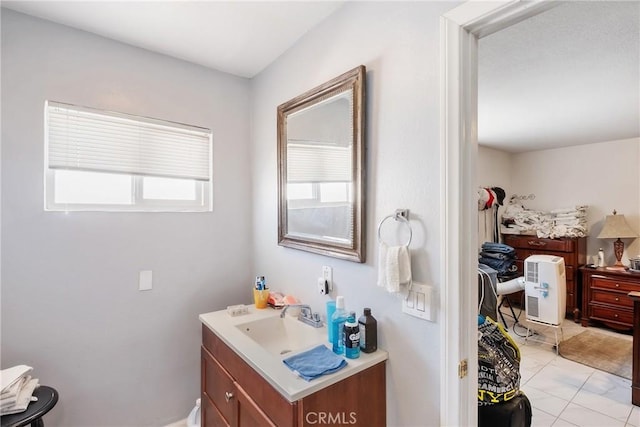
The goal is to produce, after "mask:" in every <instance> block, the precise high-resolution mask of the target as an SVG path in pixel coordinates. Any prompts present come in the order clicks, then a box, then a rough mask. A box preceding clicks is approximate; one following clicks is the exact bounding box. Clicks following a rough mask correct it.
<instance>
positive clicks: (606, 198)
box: [511, 138, 640, 265]
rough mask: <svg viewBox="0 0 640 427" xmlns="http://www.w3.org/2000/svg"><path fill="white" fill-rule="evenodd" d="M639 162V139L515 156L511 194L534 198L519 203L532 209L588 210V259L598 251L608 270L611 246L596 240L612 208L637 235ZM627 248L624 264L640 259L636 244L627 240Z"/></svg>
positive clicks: (638, 241) (639, 225)
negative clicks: (622, 216) (630, 257)
mask: <svg viewBox="0 0 640 427" xmlns="http://www.w3.org/2000/svg"><path fill="white" fill-rule="evenodd" d="M639 159H640V138H632V139H625V140H619V141H608V142H602V143H597V144H587V145H579V146H575V147H566V148H556V149H552V150H541V151H531V152H527V153H520V154H513V155H512V160H513V161H512V163H511V177H512V182H513V191H514V192H516V193H519V194H529V193H534V194H535V195H536V198H535V200H531V201H525V202H523V204H524V206H525V207H527V208H530V209H540V210H551V209H557V208H564V207H571V206H575V205H588V206H589V209H588V221H589V238H588V239H587V254H588V255H589V256H590V257H591V258H590V259H591V260H593V259H592V258H593V257H594V256H596V255H597V253H598V248H600V247H602V248H603V249H604V250H605V261H606V262H607V264H609V265H611V264H613V263H614V262H615V255H614V254H613V242H612V241H611V240H600V239H598V238H597V237H596V236H597V235H598V234H599V233H600V231H601V230H602V226H603V225H604V218H605V216H606V215H611V212H612V211H613V210H614V209H616V210H617V211H618V213H620V214H624V216H625V218H626V219H627V222H628V223H629V225H630V226H631V228H632V229H634V230H635V231H636V232H637V233H639V234H640V168H639V167H638V165H639V164H640V162H639ZM625 245H626V247H625V254H624V255H623V259H622V261H623V263H624V264H626V265H628V264H629V262H628V260H627V258H628V255H631V256H636V255H638V254H640V239H636V240H635V241H633V242H632V243H631V240H625Z"/></svg>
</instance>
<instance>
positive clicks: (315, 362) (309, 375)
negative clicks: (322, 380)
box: [283, 344, 347, 381]
mask: <svg viewBox="0 0 640 427" xmlns="http://www.w3.org/2000/svg"><path fill="white" fill-rule="evenodd" d="M283 362H284V364H285V365H287V367H288V368H289V369H291V370H292V371H293V372H295V373H296V374H298V375H299V376H300V377H302V378H304V379H305V380H307V381H311V380H312V379H314V378H317V377H319V376H321V375H326V374H332V373H334V372H336V371H339V370H340V369H342V368H344V367H345V366H347V361H346V360H344V359H343V358H342V357H340V356H338V355H337V354H335V353H334V352H332V351H331V350H329V349H328V348H327V347H325V346H324V345H322V344H320V345H319V346H317V347H314V348H312V349H311V350H307V351H303V352H302V353H299V354H295V355H293V356H291V357H288V358H286V359H284V360H283Z"/></svg>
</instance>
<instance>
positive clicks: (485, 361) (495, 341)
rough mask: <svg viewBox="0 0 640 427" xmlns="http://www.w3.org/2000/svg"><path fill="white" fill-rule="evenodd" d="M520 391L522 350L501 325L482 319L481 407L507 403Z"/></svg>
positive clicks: (480, 354)
mask: <svg viewBox="0 0 640 427" xmlns="http://www.w3.org/2000/svg"><path fill="white" fill-rule="evenodd" d="M519 390H520V349H519V348H518V346H517V344H516V343H515V342H514V341H513V339H511V337H510V336H509V334H507V332H506V331H505V330H504V329H503V328H502V326H500V325H499V324H498V323H496V322H495V321H493V320H492V319H491V318H489V317H487V318H484V319H482V317H481V316H479V319H478V405H480V406H483V405H493V404H496V403H501V402H506V401H509V400H511V399H513V398H514V397H515V396H517V395H518V391H519Z"/></svg>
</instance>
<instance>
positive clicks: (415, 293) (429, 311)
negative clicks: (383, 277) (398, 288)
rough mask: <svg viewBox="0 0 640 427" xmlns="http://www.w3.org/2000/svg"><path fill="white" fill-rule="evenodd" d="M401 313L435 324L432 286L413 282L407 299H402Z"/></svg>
mask: <svg viewBox="0 0 640 427" xmlns="http://www.w3.org/2000/svg"><path fill="white" fill-rule="evenodd" d="M402 311H403V312H404V313H406V314H409V315H411V316H415V317H418V318H420V319H424V320H429V321H431V322H435V319H436V316H435V311H436V307H435V298H434V296H433V286H430V285H426V284H424V283H418V282H413V284H412V285H411V290H410V291H409V296H408V298H403V299H402Z"/></svg>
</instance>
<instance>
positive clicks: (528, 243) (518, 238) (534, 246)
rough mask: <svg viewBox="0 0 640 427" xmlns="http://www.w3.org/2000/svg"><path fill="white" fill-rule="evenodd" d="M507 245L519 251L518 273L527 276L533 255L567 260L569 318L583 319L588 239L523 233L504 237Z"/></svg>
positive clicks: (517, 255)
mask: <svg viewBox="0 0 640 427" xmlns="http://www.w3.org/2000/svg"><path fill="white" fill-rule="evenodd" d="M502 241H503V243H504V244H506V245H509V246H511V247H513V248H514V249H515V250H516V265H517V266H518V273H521V274H524V260H525V259H527V258H528V257H529V256H531V255H554V256H559V257H562V258H564V265H565V271H566V273H567V308H566V315H567V316H568V317H571V318H573V320H574V321H575V322H579V321H580V319H581V295H580V292H581V288H580V275H579V270H578V269H579V268H580V266H582V265H584V264H585V263H586V262H587V239H586V237H563V238H560V239H541V238H538V237H536V236H525V235H521V234H503V235H502Z"/></svg>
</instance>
